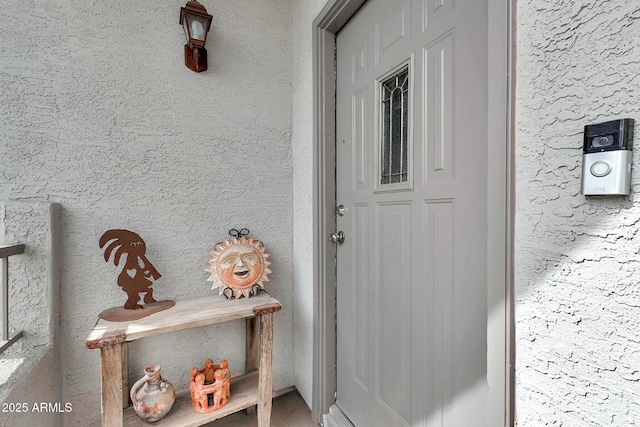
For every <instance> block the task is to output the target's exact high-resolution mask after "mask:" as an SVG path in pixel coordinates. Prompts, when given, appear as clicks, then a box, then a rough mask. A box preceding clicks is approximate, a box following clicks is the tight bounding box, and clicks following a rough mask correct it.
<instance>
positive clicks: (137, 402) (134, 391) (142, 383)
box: [130, 364, 176, 423]
mask: <svg viewBox="0 0 640 427" xmlns="http://www.w3.org/2000/svg"><path fill="white" fill-rule="evenodd" d="M130 396H131V402H132V403H133V410H134V411H136V414H138V416H139V417H140V418H142V419H143V420H145V421H147V422H150V423H153V422H155V421H158V420H159V419H161V418H162V417H164V416H165V415H167V413H168V412H169V410H170V409H171V406H173V402H175V400H176V391H175V389H174V388H173V384H171V383H170V382H169V381H166V380H164V379H162V377H161V376H160V365H156V364H154V365H149V366H147V368H146V369H145V370H144V377H142V378H140V379H139V380H138V381H136V383H135V384H134V385H133V387H131V392H130Z"/></svg>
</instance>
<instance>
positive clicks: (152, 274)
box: [100, 229, 175, 321]
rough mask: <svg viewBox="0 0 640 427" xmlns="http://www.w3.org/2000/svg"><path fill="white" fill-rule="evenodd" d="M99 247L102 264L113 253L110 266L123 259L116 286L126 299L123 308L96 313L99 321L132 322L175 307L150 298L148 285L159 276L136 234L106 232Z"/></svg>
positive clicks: (121, 231) (126, 231) (115, 231)
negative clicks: (141, 298) (124, 293)
mask: <svg viewBox="0 0 640 427" xmlns="http://www.w3.org/2000/svg"><path fill="white" fill-rule="evenodd" d="M107 244H108V245H107ZM105 246H106V247H105ZM100 247H101V248H103V247H104V248H105V249H104V260H105V261H106V262H109V258H110V257H111V254H112V253H113V252H114V251H115V255H114V257H113V263H114V264H115V265H116V266H118V265H119V264H120V260H121V259H122V256H123V255H125V256H126V259H125V262H124V266H123V268H122V271H121V272H120V275H119V276H118V286H120V287H121V288H122V290H123V291H125V292H126V293H127V296H128V299H127V301H126V302H125V303H124V308H121V307H115V308H110V309H109V310H105V311H103V312H102V313H100V318H102V319H105V320H111V321H129V320H136V319H141V318H143V317H146V316H148V315H150V314H152V313H156V312H158V311H162V310H166V309H167V308H169V307H173V306H174V305H175V302H174V301H169V300H167V301H156V299H155V298H154V297H153V289H151V285H153V281H154V280H158V279H159V278H160V277H161V275H160V273H159V272H158V270H156V268H155V267H154V266H153V264H151V262H150V261H149V260H148V259H147V257H146V255H145V254H146V252H147V246H146V245H145V243H144V240H142V238H141V237H140V236H139V235H138V234H136V233H134V232H133V231H129V230H120V229H114V230H109V231H107V232H106V233H104V234H103V235H102V237H100ZM141 294H143V295H144V297H143V302H144V305H142V304H140V295H141Z"/></svg>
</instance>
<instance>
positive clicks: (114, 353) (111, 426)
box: [100, 344, 123, 427]
mask: <svg viewBox="0 0 640 427" xmlns="http://www.w3.org/2000/svg"><path fill="white" fill-rule="evenodd" d="M100 369H101V377H100V386H101V388H102V402H101V409H102V427H122V396H123V391H122V347H121V345H120V344H115V345H110V346H107V347H102V348H101V349H100Z"/></svg>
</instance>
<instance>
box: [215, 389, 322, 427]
mask: <svg viewBox="0 0 640 427" xmlns="http://www.w3.org/2000/svg"><path fill="white" fill-rule="evenodd" d="M257 425H258V420H257V418H256V415H255V414H254V415H247V414H245V412H244V411H241V412H238V413H235V414H233V415H229V416H228V417H224V418H222V419H220V420H217V421H214V422H212V423H209V424H207V427H256V426H257ZM271 427H318V424H316V423H314V422H313V421H312V420H311V411H310V410H309V407H308V406H307V404H306V403H305V401H304V400H303V399H302V396H300V393H298V391H297V390H294V391H292V392H290V393H287V394H285V395H283V396H280V397H277V398H275V399H273V409H272V411H271Z"/></svg>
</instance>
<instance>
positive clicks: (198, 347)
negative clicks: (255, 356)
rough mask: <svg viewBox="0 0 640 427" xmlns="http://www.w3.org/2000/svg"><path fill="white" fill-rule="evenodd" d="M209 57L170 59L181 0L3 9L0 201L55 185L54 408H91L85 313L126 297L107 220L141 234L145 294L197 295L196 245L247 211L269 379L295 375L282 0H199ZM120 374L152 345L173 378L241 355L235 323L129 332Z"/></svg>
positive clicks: (235, 367) (95, 367)
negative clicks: (202, 60)
mask: <svg viewBox="0 0 640 427" xmlns="http://www.w3.org/2000/svg"><path fill="white" fill-rule="evenodd" d="M202 4H203V5H204V6H205V7H206V8H207V10H208V12H209V13H210V14H211V15H213V25H212V30H211V32H210V34H209V41H208V42H207V50H208V53H209V56H208V59H209V70H208V71H207V72H205V73H201V74H198V73H194V72H192V71H190V70H188V69H187V68H186V67H185V66H184V58H183V44H184V35H183V31H182V27H181V26H180V25H179V24H178V15H179V9H180V6H183V5H184V3H176V2H169V1H166V0H162V1H143V2H139V1H136V2H132V1H124V0H116V1H107V2H72V1H70V0H59V1H48V0H29V1H27V2H24V1H17V0H6V1H3V2H2V7H1V8H0V200H8V199H28V198H39V199H46V200H48V201H53V202H59V203H60V205H61V222H62V233H63V236H64V237H63V240H62V242H61V251H62V259H63V263H62V273H61V298H62V306H61V309H62V318H61V339H62V370H61V372H62V378H63V399H64V401H66V402H71V403H73V411H72V412H71V413H67V414H65V415H64V424H65V425H69V426H86V425H89V424H92V423H93V422H95V421H96V419H97V416H98V415H99V412H100V400H99V387H100V380H99V372H100V370H99V352H98V351H89V350H86V349H85V345H84V343H85V339H86V337H87V335H88V333H89V331H90V330H91V328H92V327H93V325H94V323H95V321H96V318H97V315H98V313H100V312H101V311H102V310H104V309H105V308H108V307H113V306H118V305H122V304H123V303H124V301H125V300H126V295H125V293H124V292H122V290H120V288H118V286H117V285H116V278H117V275H118V274H119V272H120V270H119V268H121V267H115V266H114V265H113V263H112V262H109V263H106V262H105V261H104V259H103V257H102V251H101V250H100V248H99V247H98V239H99V237H100V235H101V234H102V233H103V232H104V231H106V230H108V229H110V228H127V229H130V230H133V231H135V232H137V233H139V234H140V235H141V236H142V237H143V238H144V239H145V241H146V243H147V257H148V258H149V260H150V261H151V262H152V263H153V264H154V265H155V267H156V268H157V269H158V270H159V272H160V273H161V274H162V278H160V280H158V281H157V282H156V283H155V284H154V295H155V296H156V297H157V298H160V299H164V298H170V299H187V298H195V297H199V296H205V295H209V294H210V292H211V291H210V285H211V283H210V282H207V281H206V278H207V276H208V275H207V273H206V272H205V271H204V268H205V267H206V260H207V258H208V256H209V250H210V249H212V248H213V247H214V245H215V244H216V243H217V242H219V241H221V240H222V239H224V238H225V237H226V236H227V231H228V230H229V229H230V228H237V227H247V228H249V229H250V230H251V232H252V235H253V236H254V237H256V238H258V239H260V240H262V241H263V242H264V243H265V246H266V248H267V251H268V252H269V253H270V254H271V258H270V260H271V262H272V266H271V269H272V270H273V273H272V274H271V275H270V279H271V281H270V282H268V283H267V284H266V288H267V289H268V290H269V292H271V293H272V294H273V295H274V296H275V297H276V298H278V299H279V300H280V301H281V302H282V304H283V307H284V308H283V310H282V311H281V312H279V313H277V314H276V316H275V338H274V345H275V347H274V387H275V388H276V389H279V388H283V387H287V386H290V385H292V384H293V383H294V368H293V365H294V361H293V346H292V343H293V308H292V305H293V298H292V291H293V256H292V233H291V230H292V227H293V211H292V165H291V141H290V139H291V138H290V136H291V99H292V81H291V75H292V73H291V68H292V67H291V62H292V49H291V28H290V26H291V13H292V12H291V10H292V5H291V0H275V1H268V2H265V1H258V0H246V1H233V2H219V1H215V2H214V1H203V2H202ZM129 355H130V378H131V380H132V381H134V380H136V379H138V378H139V377H141V376H142V374H143V369H144V367H145V366H146V365H147V364H149V363H151V362H157V363H159V364H160V365H162V371H163V375H164V376H165V378H166V379H168V380H169V381H171V382H173V383H174V384H175V385H176V386H177V387H178V388H179V389H184V388H186V386H187V380H188V370H189V369H190V368H191V367H192V366H195V365H198V364H200V363H202V362H203V361H204V359H205V358H207V357H213V358H214V359H219V358H222V357H226V358H228V359H229V362H230V367H231V370H232V373H238V372H240V371H242V370H243V368H244V326H243V323H242V322H234V323H232V324H227V325H218V326H216V327H212V328H205V329H199V330H196V331H190V332H181V333H174V334H169V335H165V336H162V337H158V338H153V339H147V340H141V341H139V342H135V343H133V344H132V345H131V346H130V349H129Z"/></svg>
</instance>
